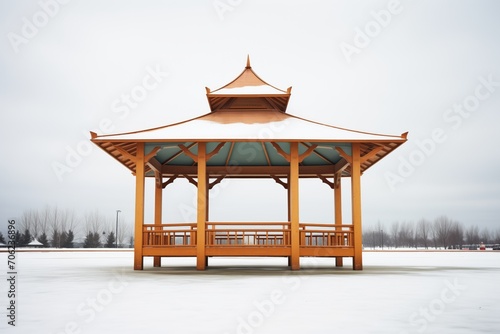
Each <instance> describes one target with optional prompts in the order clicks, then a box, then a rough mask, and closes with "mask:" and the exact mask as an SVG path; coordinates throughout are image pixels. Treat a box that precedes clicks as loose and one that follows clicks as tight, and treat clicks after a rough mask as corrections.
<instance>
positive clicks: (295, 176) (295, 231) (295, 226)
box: [289, 143, 300, 270]
mask: <svg viewBox="0 0 500 334" xmlns="http://www.w3.org/2000/svg"><path fill="white" fill-rule="evenodd" d="M289 188H290V228H291V241H292V245H291V246H292V249H291V254H290V256H291V258H290V262H291V263H290V266H291V268H292V270H299V269H300V249H299V247H300V234H299V148H298V143H291V144H290V183H289Z"/></svg>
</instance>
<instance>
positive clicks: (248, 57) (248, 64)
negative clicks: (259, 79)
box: [245, 55, 252, 68]
mask: <svg viewBox="0 0 500 334" xmlns="http://www.w3.org/2000/svg"><path fill="white" fill-rule="evenodd" d="M245 68H252V66H250V55H247V66H246V67H245Z"/></svg>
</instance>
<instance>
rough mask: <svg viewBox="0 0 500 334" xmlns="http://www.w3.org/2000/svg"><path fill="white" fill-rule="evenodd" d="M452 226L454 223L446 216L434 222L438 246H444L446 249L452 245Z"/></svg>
mask: <svg viewBox="0 0 500 334" xmlns="http://www.w3.org/2000/svg"><path fill="white" fill-rule="evenodd" d="M452 225H453V224H452V221H451V220H450V219H449V218H448V217H446V216H440V217H438V218H436V220H435V221H434V228H435V236H436V238H437V244H438V245H441V246H443V247H444V248H445V249H446V248H447V247H448V245H449V243H450V233H451V229H452Z"/></svg>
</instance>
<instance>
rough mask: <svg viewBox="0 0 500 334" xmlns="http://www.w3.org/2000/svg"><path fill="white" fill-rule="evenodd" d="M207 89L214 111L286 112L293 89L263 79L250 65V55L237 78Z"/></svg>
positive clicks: (209, 102)
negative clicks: (283, 88) (223, 84)
mask: <svg viewBox="0 0 500 334" xmlns="http://www.w3.org/2000/svg"><path fill="white" fill-rule="evenodd" d="M205 89H206V91H207V98H208V104H209V105H210V109H211V110H212V112H215V111H220V110H248V109H252V110H278V111H281V112H285V111H286V107H287V105H288V100H289V99H290V93H291V91H292V87H289V88H288V89H287V90H281V89H279V88H276V87H274V86H272V85H270V84H268V83H267V82H265V81H264V80H262V79H261V78H260V77H259V76H258V75H257V74H256V73H255V72H254V71H253V69H252V67H251V66H250V57H247V64H246V66H245V69H244V70H243V72H241V74H240V75H239V76H238V77H236V79H234V80H233V81H231V82H230V83H228V84H227V85H225V86H222V87H221V88H218V89H216V90H214V91H211V90H210V88H207V87H206V88H205Z"/></svg>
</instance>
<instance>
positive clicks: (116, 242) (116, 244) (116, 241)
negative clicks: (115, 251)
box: [115, 210, 121, 248]
mask: <svg viewBox="0 0 500 334" xmlns="http://www.w3.org/2000/svg"><path fill="white" fill-rule="evenodd" d="M120 212H121V211H120V210H116V226H115V248H118V214H119V213H120Z"/></svg>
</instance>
